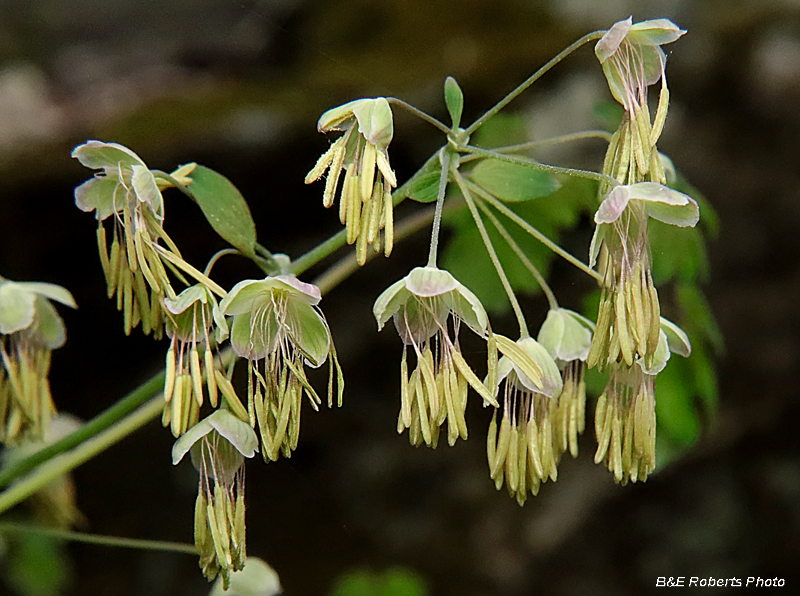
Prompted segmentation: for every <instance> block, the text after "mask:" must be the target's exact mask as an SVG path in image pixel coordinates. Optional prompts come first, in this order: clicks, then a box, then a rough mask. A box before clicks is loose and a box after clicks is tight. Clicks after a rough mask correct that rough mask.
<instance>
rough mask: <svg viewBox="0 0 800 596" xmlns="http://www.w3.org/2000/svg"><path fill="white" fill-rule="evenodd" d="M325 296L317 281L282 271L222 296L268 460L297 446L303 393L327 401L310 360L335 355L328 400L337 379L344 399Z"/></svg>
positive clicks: (315, 364) (314, 363)
mask: <svg viewBox="0 0 800 596" xmlns="http://www.w3.org/2000/svg"><path fill="white" fill-rule="evenodd" d="M320 298H321V296H320V291H319V288H317V287H316V286H314V285H312V284H308V283H304V282H301V281H300V280H298V279H297V278H295V277H293V276H291V275H278V276H274V277H267V278H265V279H263V280H245V281H242V282H239V283H238V284H236V285H235V286H234V287H233V289H231V291H230V292H229V293H228V295H227V296H226V297H225V298H224V299H223V300H222V301H221V302H220V308H221V310H222V312H223V314H225V315H228V316H233V324H232V326H231V333H230V340H231V345H232V346H233V350H234V351H235V352H236V354H237V355H239V356H241V357H242V358H246V359H247V360H248V379H249V381H248V400H247V403H248V407H247V410H248V415H249V419H250V425H251V426H252V427H254V428H255V426H256V423H257V424H258V428H259V432H260V434H261V440H262V442H263V445H264V448H263V451H262V453H263V455H264V459H265V460H267V459H271V460H276V459H277V458H278V454H279V453H283V455H284V457H289V456H290V455H291V452H292V450H294V449H295V448H296V447H297V441H298V438H299V436H300V407H301V405H302V397H303V393H305V394H306V395H308V397H309V400H310V402H311V406H312V407H313V408H314V409H315V410H316V409H318V406H319V404H320V403H322V400H321V399H320V398H319V396H318V395H317V392H316V391H315V390H314V388H313V387H312V386H311V384H310V383H309V382H308V379H307V378H306V373H305V365H306V364H308V365H309V366H311V367H313V368H318V367H320V366H322V365H323V364H324V363H325V361H326V360H328V357H329V356H330V358H331V363H330V365H329V366H330V375H329V380H328V406H329V407H330V406H332V404H333V392H334V385H335V384H338V403H339V405H341V402H342V393H343V391H344V380H343V377H342V372H341V368H340V367H339V362H338V360H337V358H336V349H335V348H334V346H333V340H332V339H331V334H330V329H329V328H328V323H327V322H326V321H325V317H324V316H323V315H322V312H321V311H320V310H319V308H317V304H318V303H319V301H320ZM334 368H335V369H336V371H337V381H336V383H335V382H334Z"/></svg>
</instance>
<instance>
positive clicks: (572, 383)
mask: <svg viewBox="0 0 800 596" xmlns="http://www.w3.org/2000/svg"><path fill="white" fill-rule="evenodd" d="M593 330H594V323H592V322H591V321H589V320H588V319H586V318H585V317H582V316H581V315H579V314H578V313H576V312H573V311H571V310H568V309H566V308H556V309H552V310H550V311H549V312H548V313H547V318H546V319H545V322H544V323H543V324H542V327H541V329H540V330H539V337H538V340H539V343H540V344H542V345H543V346H544V347H545V348H546V349H547V351H548V352H549V353H550V355H551V356H552V357H553V359H554V360H555V361H556V364H557V365H558V367H559V368H560V369H561V371H562V373H561V374H562V379H563V382H564V389H563V391H562V392H561V395H560V396H559V398H558V400H557V401H556V407H555V412H554V416H553V439H554V448H555V449H556V453H557V455H556V459H559V458H560V457H561V454H563V453H564V452H565V451H567V449H569V452H570V454H571V455H572V457H578V435H579V434H581V433H583V431H584V429H585V427H586V383H585V382H584V380H583V377H584V374H585V372H586V358H587V357H588V355H589V348H590V347H591V345H592V331H593Z"/></svg>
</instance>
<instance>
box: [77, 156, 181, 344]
mask: <svg viewBox="0 0 800 596" xmlns="http://www.w3.org/2000/svg"><path fill="white" fill-rule="evenodd" d="M72 156H73V157H75V158H76V159H78V161H80V162H81V164H83V165H84V166H86V167H87V168H92V169H95V170H102V171H101V172H100V173H98V174H97V175H96V176H95V177H94V178H92V179H90V180H87V181H86V182H84V183H83V184H81V185H80V186H78V187H77V188H76V189H75V204H76V205H77V206H78V207H79V208H80V209H81V210H82V211H87V212H89V211H95V217H96V218H97V223H98V226H97V244H98V249H99V252H100V261H101V262H102V265H103V273H104V274H105V277H106V283H107V285H108V296H109V298H113V297H114V295H116V296H117V310H120V311H122V312H123V315H124V329H125V333H126V334H129V333H130V331H131V329H133V328H135V327H136V326H137V325H139V323H141V325H142V331H144V333H145V334H149V333H150V332H151V331H152V332H153V335H154V337H156V338H157V339H158V338H160V337H161V334H162V330H163V321H164V318H165V313H164V304H163V300H164V298H165V297H167V298H170V299H172V300H174V299H175V298H176V294H175V291H174V290H173V289H172V285H171V283H170V280H169V277H168V276H167V268H170V269H172V270H173V273H175V274H176V276H177V277H178V278H179V279H183V278H182V276H181V274H180V272H179V271H177V270H176V269H175V264H181V263H183V259H182V257H181V254H180V251H179V250H178V247H177V246H176V245H175V243H174V242H173V241H172V240H171V239H170V237H169V236H168V235H167V233H166V232H165V231H164V228H163V224H164V198H163V197H162V196H161V188H163V187H165V186H166V183H165V182H164V181H163V180H156V177H155V176H154V175H153V173H152V172H151V171H150V170H149V169H148V168H147V166H146V165H145V163H144V161H142V159H141V158H140V157H139V156H138V155H136V154H135V153H134V152H133V151H131V150H130V149H128V148H127V147H123V146H122V145H117V144H116V143H103V142H100V141H89V142H87V143H84V144H83V145H80V146H78V147H76V148H75V150H74V151H73V152H72ZM193 166H194V164H191V165H190V166H188V167H185V168H183V169H180V170H177V171H176V172H173V178H175V179H179V180H183V181H184V182H188V180H186V179H185V178H183V177H184V176H185V175H186V174H188V173H189V172H190V171H191V168H192V167H193ZM111 216H113V223H112V227H113V236H112V240H111V248H110V250H109V247H108V241H107V238H106V228H105V226H104V224H103V221H104V220H106V219H107V218H109V217H111ZM161 242H163V243H164V245H162V244H161Z"/></svg>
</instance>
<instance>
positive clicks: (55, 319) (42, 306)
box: [35, 296, 67, 350]
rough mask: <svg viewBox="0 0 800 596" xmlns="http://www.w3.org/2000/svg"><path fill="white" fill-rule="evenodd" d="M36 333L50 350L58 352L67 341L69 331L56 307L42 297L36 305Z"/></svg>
mask: <svg viewBox="0 0 800 596" xmlns="http://www.w3.org/2000/svg"><path fill="white" fill-rule="evenodd" d="M35 308H36V333H37V335H38V337H39V339H40V340H41V341H42V343H44V345H45V347H47V349H48V350H56V349H58V348H60V347H61V346H63V345H64V343H65V342H66V341H67V329H66V327H65V325H64V320H63V319H62V318H61V316H60V315H59V314H58V313H57V312H56V309H55V307H54V306H53V305H52V304H50V302H48V301H47V300H45V299H44V298H42V297H41V296H37V298H36V303H35Z"/></svg>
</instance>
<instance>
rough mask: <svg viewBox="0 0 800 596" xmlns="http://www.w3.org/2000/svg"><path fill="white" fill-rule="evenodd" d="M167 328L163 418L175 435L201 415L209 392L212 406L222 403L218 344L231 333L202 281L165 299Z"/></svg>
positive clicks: (162, 420) (164, 423)
mask: <svg viewBox="0 0 800 596" xmlns="http://www.w3.org/2000/svg"><path fill="white" fill-rule="evenodd" d="M165 306H166V310H165V312H166V316H167V321H166V329H167V335H169V336H170V338H171V340H172V341H171V343H170V346H169V349H168V350H167V361H166V375H165V381H164V401H165V404H164V412H163V414H162V417H161V422H162V424H163V425H164V426H169V427H170V430H171V431H172V434H173V435H174V436H175V437H179V436H181V435H182V434H183V433H184V432H186V431H187V430H188V429H189V428H191V427H192V426H194V425H195V424H197V422H198V420H199V419H200V408H201V407H202V405H203V402H204V394H206V393H207V396H208V401H209V403H210V404H211V407H212V408H216V407H217V406H218V404H219V389H218V382H217V377H218V376H220V374H221V373H220V371H218V370H217V366H216V365H215V358H214V351H213V350H214V348H215V347H216V346H217V345H218V343H219V342H220V341H222V340H224V339H225V338H226V337H227V336H228V328H227V323H226V322H225V317H223V316H222V314H221V313H220V312H219V307H218V305H217V302H216V299H215V298H214V296H213V295H212V294H211V292H209V291H208V290H207V289H205V288H204V287H203V286H202V285H200V284H198V285H195V286H192V287H190V288H187V289H186V290H184V291H183V292H181V294H180V295H179V296H178V298H177V299H176V300H169V299H166V300H165Z"/></svg>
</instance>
